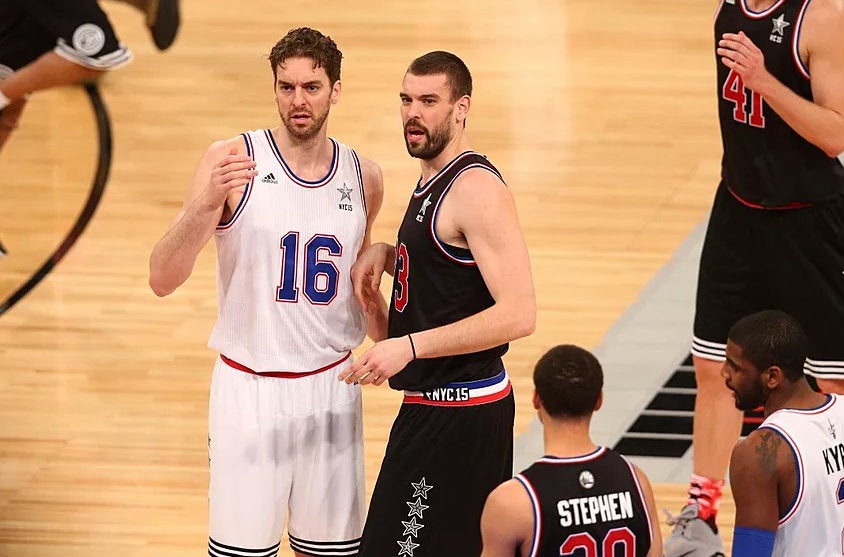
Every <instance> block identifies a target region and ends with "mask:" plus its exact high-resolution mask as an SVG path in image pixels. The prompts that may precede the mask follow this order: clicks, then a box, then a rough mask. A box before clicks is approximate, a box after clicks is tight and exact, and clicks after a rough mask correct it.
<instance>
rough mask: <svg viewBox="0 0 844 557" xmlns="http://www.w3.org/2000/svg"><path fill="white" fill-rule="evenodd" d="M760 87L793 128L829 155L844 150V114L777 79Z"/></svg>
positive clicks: (766, 98) (833, 155) (774, 107)
mask: <svg viewBox="0 0 844 557" xmlns="http://www.w3.org/2000/svg"><path fill="white" fill-rule="evenodd" d="M763 89H764V90H762V91H757V92H758V93H759V94H761V95H762V97H763V98H764V99H765V102H766V103H768V105H769V106H770V107H771V108H772V109H774V111H775V112H776V113H777V114H778V115H779V116H780V118H782V119H783V121H785V123H786V124H788V125H789V126H790V127H791V129H793V130H794V131H796V132H797V133H798V134H800V136H801V137H802V138H803V139H805V140H806V141H808V142H809V143H811V144H813V145H815V146H817V147H819V148H820V149H822V150H823V151H824V152H825V153H826V154H827V155H829V156H830V157H836V156H838V155H839V154H840V153H841V152H842V151H844V115H842V114H839V113H837V112H835V111H834V110H831V109H829V108H825V107H823V106H820V105H818V104H815V103H813V102H812V101H809V100H806V99H804V98H803V97H801V96H800V95H798V94H797V93H795V92H794V91H792V90H791V89H789V88H788V87H786V86H785V85H783V84H782V83H780V82H779V81H777V80H776V79H773V78H772V81H771V82H770V83H768V84H767V85H766V86H765V87H764V88H763Z"/></svg>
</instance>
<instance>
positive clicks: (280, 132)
mask: <svg viewBox="0 0 844 557" xmlns="http://www.w3.org/2000/svg"><path fill="white" fill-rule="evenodd" d="M270 132H271V133H272V134H273V139H274V140H275V144H276V145H277V146H278V150H279V152H280V153H281V156H282V157H283V158H284V162H285V163H287V165H288V166H289V167H290V169H291V170H292V171H293V173H294V174H296V176H299V177H300V178H303V179H305V180H319V179H320V178H322V177H323V176H325V174H326V173H327V172H328V170H329V166H331V161H332V158H333V157H334V145H333V144H332V143H331V141H330V140H329V139H328V134H327V132H326V129H325V126H323V128H322V129H321V130H320V131H319V133H317V134H316V135H315V136H313V137H312V138H310V139H306V140H300V139H298V138H295V137H293V136H291V135H290V133H289V132H288V131H287V130H286V129H285V128H284V126H277V127H275V128H273V129H272V130H270Z"/></svg>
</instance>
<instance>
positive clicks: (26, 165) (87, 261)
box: [0, 0, 732, 557]
mask: <svg viewBox="0 0 844 557" xmlns="http://www.w3.org/2000/svg"><path fill="white" fill-rule="evenodd" d="M105 8H106V9H107V10H108V12H109V14H110V16H111V18H112V21H113V22H114V24H115V26H116V27H117V29H118V31H119V34H120V37H121V39H122V40H123V41H124V42H125V43H126V44H127V45H129V46H130V47H131V48H132V50H133V51H134V53H135V61H134V62H133V63H132V64H131V65H129V66H127V67H126V68H123V69H120V70H117V71H116V72H114V73H112V74H109V75H107V76H106V77H105V78H103V79H102V80H101V83H100V90H101V91H102V94H103V97H104V98H105V102H106V104H107V106H108V109H109V111H110V114H111V120H112V124H113V132H114V160H113V165H112V169H111V175H110V178H109V181H108V187H107V190H106V192H105V196H104V198H103V200H102V203H101V205H100V207H99V208H98V210H97V212H96V214H95V215H94V218H93V220H92V221H91V223H90V225H89V227H88V229H87V230H86V232H85V234H84V235H83V236H82V237H81V238H80V239H79V241H78V242H77V244H76V245H75V246H74V248H73V249H72V250H71V251H70V253H69V254H68V255H67V256H66V257H65V259H64V260H63V261H62V262H61V263H60V264H59V265H58V266H57V268H56V269H55V270H54V271H53V272H52V273H50V274H49V275H48V276H47V277H46V278H45V280H44V281H43V282H41V283H40V284H39V285H38V286H37V287H36V288H35V289H34V290H33V292H31V293H30V294H29V295H28V296H27V297H26V298H24V299H23V300H22V301H21V302H20V303H19V304H18V305H16V306H15V307H14V308H13V309H12V310H11V311H9V312H7V313H6V314H4V315H2V318H0V424H2V425H0V556H4V557H5V556H9V557H57V556H60V555H61V556H64V557H76V556H79V557H81V556H83V555H84V556H86V557H87V556H89V555H92V554H103V553H107V554H114V555H121V556H122V557H140V556H144V557H146V556H153V555H154V556H162V557H180V556H187V555H196V554H199V553H202V552H204V551H205V550H204V549H203V548H204V545H205V543H206V536H207V532H206V511H207V509H206V489H207V481H208V478H207V460H206V459H207V454H206V431H207V417H206V415H207V392H208V382H209V379H210V370H211V366H212V362H213V359H214V354H213V353H212V352H211V351H210V350H208V349H207V348H206V347H205V344H206V342H207V338H208V334H209V332H210V330H211V325H212V323H213V319H214V316H215V304H216V297H215V283H214V253H213V248H212V247H209V248H207V249H206V250H205V251H204V252H203V254H202V256H201V258H200V261H199V262H198V264H197V267H196V269H195V271H194V273H193V276H192V277H191V279H190V280H189V281H188V283H186V284H185V285H184V286H183V287H182V288H181V289H180V290H179V291H177V292H176V293H175V294H173V295H172V296H170V297H168V298H164V299H158V298H156V297H155V296H154V295H153V294H152V292H151V291H150V290H149V288H148V286H147V282H146V281H147V274H148V271H147V258H148V255H149V251H150V249H151V247H152V246H153V244H154V243H155V242H156V241H157V239H158V238H159V237H160V236H161V234H162V233H163V232H164V230H165V229H166V227H167V224H168V223H169V221H170V219H172V217H173V216H174V215H175V213H176V212H177V210H178V207H179V206H180V204H181V199H182V196H183V195H184V191H185V189H186V187H187V184H188V180H189V178H190V176H191V173H192V171H193V168H194V166H195V165H196V162H197V161H198V159H199V157H200V155H201V154H202V152H203V151H204V149H205V148H206V147H207V146H208V145H209V144H210V143H211V142H212V141H214V140H217V139H221V138H226V137H231V136H234V135H235V134H237V133H239V132H240V131H242V130H244V129H254V128H259V127H268V126H272V125H274V124H275V122H276V121H277V119H278V116H277V114H276V112H275V107H274V104H273V101H272V89H271V77H270V76H271V74H270V69H269V66H268V63H267V61H266V57H265V55H266V53H268V51H269V48H270V47H271V46H272V45H273V44H274V43H275V41H276V40H277V39H278V38H279V37H281V36H282V35H283V34H284V33H285V32H286V31H287V30H288V29H289V28H291V27H295V26H300V25H309V26H312V27H315V28H318V29H320V30H323V31H324V32H326V33H328V34H330V35H331V36H332V37H333V38H334V39H335V40H336V41H337V43H338V44H339V46H340V48H341V49H342V51H343V53H344V65H343V95H342V100H341V102H340V103H339V104H338V105H337V106H336V107H335V108H334V109H333V110H332V115H331V118H330V134H331V135H333V136H335V137H337V138H339V139H341V140H342V141H343V142H345V143H348V144H350V145H352V146H354V147H355V148H356V149H358V151H359V152H360V153H361V154H363V155H365V156H367V157H370V158H372V159H374V160H376V161H377V162H379V163H380V164H381V166H382V168H383V170H384V175H385V184H386V195H385V202H384V206H383V209H382V212H381V216H380V217H379V220H378V222H377V223H376V229H375V239H376V240H383V241H389V242H392V240H393V239H394V237H395V231H396V229H397V227H398V223H399V220H400V218H401V215H402V213H403V210H404V207H405V204H406V202H407V196H408V195H409V191H410V188H411V187H412V185H413V183H414V182H415V179H416V177H417V176H418V163H417V162H416V161H414V160H412V159H410V158H409V157H408V156H407V155H406V152H405V148H404V145H403V144H402V140H401V128H400V120H399V115H398V108H399V103H398V89H399V85H400V82H401V78H402V76H403V73H404V70H405V68H406V67H407V64H408V63H409V62H410V61H411V60H412V59H413V58H414V57H416V56H418V55H420V54H423V53H425V52H427V51H430V50H437V49H444V50H451V51H453V52H455V53H457V54H459V55H460V56H461V57H463V59H464V60H465V61H466V62H467V64H468V66H469V68H470V69H471V70H472V72H473V75H474V80H475V94H474V95H473V106H472V111H471V115H470V118H469V127H468V130H469V137H470V140H471V141H472V145H473V147H474V148H475V149H476V150H478V151H481V152H484V153H486V154H488V155H489V157H490V159H491V160H492V161H493V162H494V163H495V164H496V166H498V168H499V169H500V170H501V171H502V172H503V174H504V175H505V177H506V179H507V181H508V183H509V185H510V186H511V187H512V188H513V192H514V194H515V196H516V200H517V203H518V207H519V212H520V218H521V220H522V223H523V226H524V230H525V234H526V237H527V241H528V245H529V247H530V251H531V257H532V266H533V272H534V278H535V282H536V287H537V293H538V301H539V317H538V326H537V332H536V333H535V334H534V335H533V336H531V337H529V338H527V339H524V340H521V341H518V342H515V343H513V345H512V348H511V350H510V353H509V355H508V356H507V359H506V360H507V365H508V369H509V371H510V373H511V376H512V377H513V382H514V385H515V388H516V393H517V424H516V427H517V433H518V432H521V431H522V430H523V429H524V428H525V427H526V425H527V424H528V422H529V421H530V419H531V418H532V416H533V410H532V408H531V406H530V404H529V401H530V395H531V382H530V373H531V370H532V365H533V362H535V360H536V359H537V358H538V357H539V356H540V355H541V354H542V353H543V352H544V351H545V350H546V349H547V348H549V347H550V346H552V345H554V344H557V343H561V342H571V343H577V344H580V345H583V346H586V347H592V346H594V345H596V344H597V343H598V341H599V340H600V339H601V337H602V335H603V334H604V333H605V332H606V331H607V329H608V328H609V327H610V325H611V324H612V323H613V322H614V321H615V320H616V319H617V318H618V317H619V315H620V314H621V313H622V312H623V311H624V309H625V308H626V307H627V306H628V304H630V303H631V302H633V301H634V300H635V299H636V296H637V293H638V292H639V291H640V290H641V288H642V287H643V286H644V285H645V284H646V283H647V282H648V280H649V279H650V278H651V277H652V276H653V275H654V273H655V272H656V271H657V270H658V269H659V268H660V266H662V265H663V264H664V263H665V262H666V261H667V260H668V259H669V257H670V256H671V254H672V253H673V251H674V250H675V249H676V248H677V246H678V245H679V244H680V243H681V242H682V240H683V239H684V238H685V236H686V235H687V234H688V233H689V231H691V229H692V228H693V227H694V226H695V225H696V224H698V223H699V222H700V221H701V220H702V219H703V218H705V215H706V211H707V210H708V207H709V203H710V200H711V197H712V195H713V193H714V187H715V184H716V179H717V176H718V171H719V158H720V143H719V138H718V133H717V120H716V115H715V101H714V97H713V95H714V59H713V56H712V53H711V44H710V43H711V36H710V35H711V18H712V10H714V5H713V6H709V5H705V4H704V5H701V4H699V3H691V2H668V1H665V0H649V1H643V2H635V3H628V4H595V3H594V2H589V1H586V0H570V1H568V2H563V3H560V2H550V1H547V0H537V1H535V2H529V3H516V2H504V1H500V0H492V1H491V2H479V1H477V0H467V1H466V2H444V1H441V0H433V1H431V2H426V3H386V2H382V3H377V4H376V3H372V2H337V1H334V0H329V1H327V2H321V3H312V2H303V1H290V2H285V3H276V2H269V1H268V0H249V1H247V2H238V3H233V2H225V1H222V0H205V1H202V2H200V1H198V0H185V1H184V5H183V16H184V18H183V20H184V23H183V28H182V31H181V34H180V36H179V38H178V39H177V42H176V44H175V45H174V46H173V48H172V49H171V50H170V51H168V52H165V53H159V52H157V51H155V50H154V47H152V45H151V42H150V40H149V38H148V36H147V33H146V30H145V29H144V27H143V25H142V21H141V18H140V16H139V14H137V13H136V12H134V11H132V10H131V9H130V8H128V7H126V6H125V5H122V4H117V3H113V2H112V3H107V4H105ZM95 133H96V130H95V127H94V124H93V118H92V116H91V110H90V107H89V105H88V102H87V100H86V98H85V96H84V94H83V93H82V91H81V90H80V89H78V88H68V89H61V90H53V91H49V92H44V93H40V94H37V95H35V96H34V97H33V99H32V102H31V105H30V107H29V108H28V110H27V113H26V114H25V116H24V121H23V123H22V127H21V129H20V130H18V132H16V135H15V136H14V137H13V138H12V140H11V141H10V143H9V145H8V146H7V148H6V149H5V150H4V151H3V152H2V153H1V154H0V184H2V186H3V191H4V193H5V199H6V202H5V203H4V204H2V206H0V222H2V223H3V226H2V228H0V239H2V241H3V243H4V244H5V245H6V247H7V248H8V249H9V251H10V255H9V257H7V258H5V259H2V260H0V300H2V299H5V297H6V296H8V294H9V293H11V292H12V291H14V289H15V288H17V287H18V286H19V285H20V284H21V283H22V282H23V281H25V280H26V279H27V278H28V277H29V276H30V274H31V273H32V271H33V270H34V269H36V268H37V267H38V266H39V265H41V263H43V261H44V258H45V257H47V256H48V255H49V253H50V252H51V250H52V249H54V248H55V246H56V245H57V244H58V243H59V242H61V240H62V238H63V237H64V235H65V234H66V232H67V230H68V229H69V227H70V226H71V224H72V222H73V220H74V219H75V218H76V215H77V214H78V212H79V209H80V207H81V205H82V203H84V199H85V198H86V196H87V193H88V188H89V187H90V184H91V181H92V177H93V171H94V167H95V163H96V151H97V144H96V135H95ZM364 346H368V343H367V344H366V345H364ZM398 401H399V397H398V394H397V393H393V392H390V391H388V390H387V389H384V388H380V389H378V388H367V389H366V392H365V426H366V443H367V445H366V458H367V489H368V490H369V489H371V488H372V485H373V483H374V478H375V476H376V474H377V471H378V466H379V464H380V459H381V456H382V454H383V448H384V445H385V443H386V436H387V433H388V431H389V426H390V424H391V423H392V419H393V417H394V413H395V411H396V409H397V406H398ZM683 492H684V487H683V486H677V485H659V486H657V494H658V499H659V501H658V504H659V506H664V507H667V508H669V509H672V510H674V511H676V510H678V509H679V507H680V506H681V504H682V499H683V497H684V496H683ZM721 521H722V523H723V524H724V526H728V525H729V524H730V523H731V521H732V508H731V504H730V503H729V502H725V504H724V506H723V511H722V515H721ZM725 532H726V534H727V536H726V537H727V538H729V528H725ZM282 548H283V549H282V553H280V555H284V556H289V555H291V553H290V552H289V548H288V547H287V546H286V543H283V544H282Z"/></svg>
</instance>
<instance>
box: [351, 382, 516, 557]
mask: <svg viewBox="0 0 844 557" xmlns="http://www.w3.org/2000/svg"><path fill="white" fill-rule="evenodd" d="M452 394H454V396H451V395H449V394H446V395H445V396H443V397H442V399H443V400H445V399H448V398H451V399H461V400H463V401H464V402H466V403H470V402H471V400H472V399H474V400H476V401H481V400H482V397H472V398H469V397H465V396H464V395H465V393H464V394H463V395H461V394H460V392H459V391H457V390H455V393H452ZM411 397H412V395H411ZM429 398H430V397H429ZM435 398H436V394H435ZM408 400H409V399H408V398H407V397H406V398H405V403H404V404H403V405H402V407H401V409H400V410H399V414H398V416H397V418H396V420H395V422H394V423H393V428H392V430H391V432H390V439H389V441H388V443H387V451H386V454H385V455H384V461H383V464H382V466H381V472H380V473H379V475H378V481H377V482H376V485H375V490H374V492H373V494H372V499H371V502H370V506H369V514H368V516H367V519H366V525H365V526H364V530H363V537H362V539H361V546H360V553H359V557H388V556H397V555H413V557H448V556H458V555H459V556H461V557H473V556H474V557H477V556H478V555H480V553H481V531H480V521H481V512H482V511H483V506H484V503H485V502H486V498H487V496H488V495H489V493H490V492H491V491H492V490H493V489H495V487H496V486H498V485H499V484H500V483H502V482H504V481H506V480H508V479H510V478H511V477H512V476H513V420H514V414H515V404H514V401H513V393H512V391H511V390H510V385H509V380H508V381H507V390H506V393H503V398H499V399H498V400H495V401H493V402H480V403H478V402H475V403H474V405H469V406H461V405H458V404H449V405H446V406H439V405H437V406H434V405H430V404H428V403H427V402H419V401H418V400H417V401H414V402H408ZM410 400H413V399H412V398H411V399H410ZM487 400H488V399H487ZM429 402H435V401H429Z"/></svg>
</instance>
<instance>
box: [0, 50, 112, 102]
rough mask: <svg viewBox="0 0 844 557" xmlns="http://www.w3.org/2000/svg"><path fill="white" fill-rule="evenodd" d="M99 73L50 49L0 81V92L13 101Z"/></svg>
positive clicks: (86, 78)
mask: <svg viewBox="0 0 844 557" xmlns="http://www.w3.org/2000/svg"><path fill="white" fill-rule="evenodd" d="M100 73H102V71H101V70H94V69H91V68H86V67H85V66H81V65H79V64H77V63H75V62H71V61H70V60H66V59H64V58H62V57H61V56H59V55H58V54H56V53H55V52H53V51H50V52H47V53H46V54H43V55H42V56H41V57H40V58H38V59H37V60H35V61H34V62H32V63H31V64H28V65H26V66H24V67H23V68H21V69H19V70H18V71H16V72H15V73H13V74H12V75H10V76H9V77H7V78H6V79H5V80H3V81H0V92H2V93H3V94H4V95H6V97H8V99H9V101H10V102H14V101H16V100H18V99H21V98H23V97H24V96H25V95H27V94H29V93H32V92H35V91H41V90H43V89H49V88H51V87H58V86H61V85H71V84H73V83H78V82H79V81H84V80H89V79H94V78H95V77H96V76H98V75H99V74H100Z"/></svg>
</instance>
